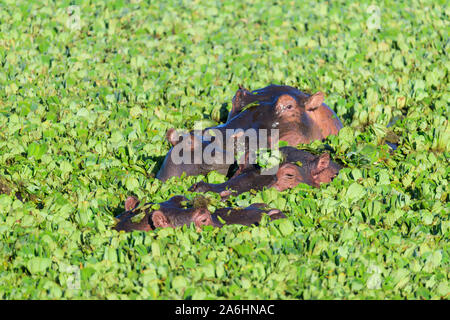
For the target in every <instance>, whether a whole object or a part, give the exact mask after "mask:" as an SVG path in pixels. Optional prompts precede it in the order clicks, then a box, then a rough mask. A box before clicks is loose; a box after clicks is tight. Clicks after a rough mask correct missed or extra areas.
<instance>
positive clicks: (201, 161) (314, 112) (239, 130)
mask: <svg viewBox="0 0 450 320" xmlns="http://www.w3.org/2000/svg"><path fill="white" fill-rule="evenodd" d="M323 100H324V95H323V93H322V92H317V93H315V94H313V95H307V94H305V93H302V92H301V91H299V90H298V89H296V88H294V87H290V86H278V85H270V86H268V87H265V88H262V89H259V90H255V91H253V92H250V91H248V90H247V89H245V88H243V87H241V88H240V89H239V90H238V91H237V92H236V94H235V96H234V97H233V103H232V109H231V111H230V113H229V116H228V120H227V122H226V123H224V124H221V125H218V126H215V127H209V128H206V129H204V130H200V131H196V132H194V131H192V132H190V133H188V134H185V135H182V137H183V139H181V140H182V141H181V142H180V138H179V137H180V135H179V134H178V133H177V132H176V130H174V129H169V131H168V132H167V135H166V136H167V138H168V141H169V142H170V143H171V145H172V149H171V150H170V151H169V152H168V154H167V156H166V158H165V159H164V163H163V165H162V167H161V169H160V171H159V172H158V174H157V178H159V179H161V180H163V181H165V180H167V179H168V178H170V177H172V176H180V175H181V174H182V173H183V172H185V173H186V175H199V174H203V175H205V174H206V173H208V172H210V171H212V170H217V171H218V172H220V173H223V174H226V173H227V172H228V171H229V169H230V166H231V165H232V164H233V163H234V162H235V158H236V157H238V158H239V157H240V159H238V161H246V158H245V156H242V155H239V153H243V154H244V155H246V156H247V157H248V153H249V152H253V151H255V150H254V149H258V148H265V147H269V148H272V147H274V146H275V145H277V144H278V141H277V140H284V141H286V142H287V143H288V145H289V146H296V145H298V144H299V143H310V142H312V141H314V140H322V139H324V138H326V137H327V136H328V135H329V134H336V133H337V132H338V131H339V130H340V129H341V128H342V123H341V122H340V121H339V119H338V118H337V116H336V114H335V113H334V112H333V111H332V110H331V109H330V108H329V107H328V106H326V105H325V104H324V103H323ZM275 131H276V134H277V136H276V137H275V136H274V134H275V133H274V132H275ZM261 133H265V134H264V135H261ZM252 134H253V136H252ZM249 137H250V138H251V139H253V140H252V141H251V142H248V141H246V140H245V139H246V138H249ZM252 142H253V144H252ZM212 145H213V147H212ZM208 149H209V150H208ZM206 151H208V155H210V156H209V159H210V160H209V161H205V155H206ZM241 151H242V152H241ZM180 153H183V155H184V156H186V159H188V160H189V161H188V163H186V162H182V163H174V160H173V159H174V156H177V155H178V158H180V157H179V155H180ZM187 153H189V154H190V155H187ZM194 153H196V154H197V155H198V156H199V158H198V161H196V163H192V162H194V161H192V159H193V158H194V155H193V154H194Z"/></svg>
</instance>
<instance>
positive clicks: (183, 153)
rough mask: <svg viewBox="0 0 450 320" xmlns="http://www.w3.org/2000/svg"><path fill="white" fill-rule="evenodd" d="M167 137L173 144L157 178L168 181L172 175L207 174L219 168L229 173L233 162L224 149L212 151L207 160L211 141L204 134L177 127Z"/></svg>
mask: <svg viewBox="0 0 450 320" xmlns="http://www.w3.org/2000/svg"><path fill="white" fill-rule="evenodd" d="M166 138H167V140H168V141H169V143H170V144H171V145H172V148H171V149H170V151H169V152H168V153H167V155H166V157H165V159H164V162H163V164H162V166H161V169H160V170H159V172H158V173H157V175H156V178H158V179H160V180H162V181H166V180H167V179H169V178H171V177H180V176H181V175H182V174H183V173H185V174H186V176H195V175H200V174H202V175H206V174H207V173H208V172H210V171H213V170H217V172H219V173H221V174H227V173H228V169H229V168H230V166H231V164H232V162H231V163H227V161H226V159H227V158H226V157H227V154H226V152H225V151H224V150H222V149H214V150H212V151H211V154H212V157H210V159H209V160H210V161H205V159H204V157H203V152H204V150H205V149H206V148H207V147H208V145H209V144H210V143H211V141H210V140H209V141H207V140H205V138H204V136H203V135H201V134H200V135H199V134H196V133H194V132H190V133H186V134H180V133H178V132H177V131H176V130H175V129H169V130H168V131H167V134H166Z"/></svg>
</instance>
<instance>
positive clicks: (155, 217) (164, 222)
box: [152, 210, 172, 228]
mask: <svg viewBox="0 0 450 320" xmlns="http://www.w3.org/2000/svg"><path fill="white" fill-rule="evenodd" d="M152 221H153V225H154V226H155V228H168V227H172V224H171V223H170V222H169V220H168V219H167V217H166V216H165V215H164V213H162V211H160V210H156V211H154V212H153V213H152Z"/></svg>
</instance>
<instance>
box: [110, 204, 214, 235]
mask: <svg viewBox="0 0 450 320" xmlns="http://www.w3.org/2000/svg"><path fill="white" fill-rule="evenodd" d="M184 201H188V199H187V198H186V197H184V196H174V197H172V198H171V199H169V200H168V201H165V202H162V203H160V204H159V209H152V206H153V203H148V204H145V205H144V206H142V207H139V203H140V201H139V200H138V199H137V198H136V197H133V196H130V197H128V198H127V200H126V201H125V212H124V213H122V214H121V215H119V216H117V217H116V219H118V220H119V221H118V223H117V224H116V225H115V226H114V229H115V230H117V231H121V230H123V231H127V232H128V231H133V230H142V231H150V230H154V229H156V228H158V227H161V228H167V227H172V228H176V227H181V226H183V225H189V224H191V222H193V223H194V224H195V226H196V227H197V228H200V227H201V226H204V225H213V221H212V219H211V213H210V212H209V211H208V209H206V208H185V207H184V206H183V202H184ZM138 215H141V216H138Z"/></svg>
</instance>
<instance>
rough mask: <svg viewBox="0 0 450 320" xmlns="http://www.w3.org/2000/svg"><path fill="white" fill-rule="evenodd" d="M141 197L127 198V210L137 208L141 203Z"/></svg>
mask: <svg viewBox="0 0 450 320" xmlns="http://www.w3.org/2000/svg"><path fill="white" fill-rule="evenodd" d="M139 202H140V201H139V199H138V198H136V197H135V196H130V197H128V198H127V200H125V211H130V210H133V209H135V208H136V207H137V206H138V205H139Z"/></svg>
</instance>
